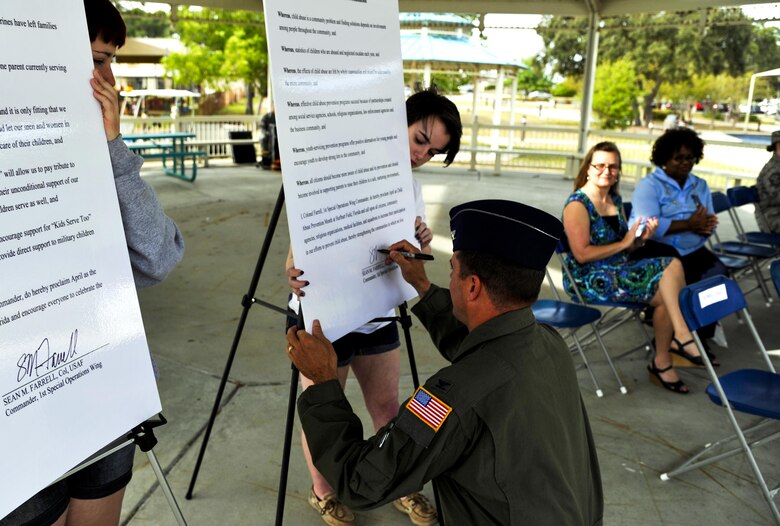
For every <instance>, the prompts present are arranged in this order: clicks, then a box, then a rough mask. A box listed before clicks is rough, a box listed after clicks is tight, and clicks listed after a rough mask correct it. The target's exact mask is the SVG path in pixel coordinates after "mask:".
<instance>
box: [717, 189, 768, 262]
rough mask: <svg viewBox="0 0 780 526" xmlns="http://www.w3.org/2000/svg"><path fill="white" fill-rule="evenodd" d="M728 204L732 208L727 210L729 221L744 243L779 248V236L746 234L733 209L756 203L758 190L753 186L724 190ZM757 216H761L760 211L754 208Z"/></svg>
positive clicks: (766, 233)
mask: <svg viewBox="0 0 780 526" xmlns="http://www.w3.org/2000/svg"><path fill="white" fill-rule="evenodd" d="M726 193H727V195H728V199H729V202H730V203H731V206H732V208H731V209H730V210H729V215H730V216H731V221H732V222H733V223H734V226H735V227H736V229H737V235H738V236H739V238H740V239H741V240H742V241H744V242H746V243H756V244H758V245H769V246H773V247H778V246H780V234H773V233H769V232H756V231H753V232H746V231H745V228H744V227H743V226H742V221H741V220H740V219H739V214H737V212H736V210H735V208H737V207H739V206H742V205H748V204H756V203H758V201H759V199H758V189H757V188H756V187H755V186H749V187H748V186H735V187H734V188H729V189H728V190H726ZM756 208H757V210H758V213H759V214H762V212H761V209H760V208H758V207H756Z"/></svg>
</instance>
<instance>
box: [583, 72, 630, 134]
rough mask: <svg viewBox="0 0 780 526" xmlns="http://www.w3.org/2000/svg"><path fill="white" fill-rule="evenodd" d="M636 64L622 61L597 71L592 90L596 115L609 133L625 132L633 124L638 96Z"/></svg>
mask: <svg viewBox="0 0 780 526" xmlns="http://www.w3.org/2000/svg"><path fill="white" fill-rule="evenodd" d="M635 79H636V71H635V70H634V64H633V63H632V62H631V61H630V60H627V59H620V60H617V61H615V62H611V63H608V64H602V65H601V66H599V68H598V69H597V70H596V83H595V85H594V87H593V111H595V112H596V114H597V115H598V116H599V117H600V119H601V126H602V127H603V128H606V129H612V128H620V129H621V130H622V129H625V128H627V127H628V126H630V125H631V122H632V121H633V120H634V112H635V104H634V101H636V98H637V96H638V95H639V88H638V87H637V84H636V81H635Z"/></svg>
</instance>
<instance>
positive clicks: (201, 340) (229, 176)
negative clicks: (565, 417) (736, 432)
mask: <svg viewBox="0 0 780 526" xmlns="http://www.w3.org/2000/svg"><path fill="white" fill-rule="evenodd" d="M144 174H145V177H147V180H148V181H149V182H150V183H151V184H152V185H153V186H154V187H155V189H156V190H157V192H158V195H159V197H160V200H161V202H162V203H163V206H164V207H165V208H166V210H167V212H168V213H169V215H170V216H171V217H172V218H174V220H175V221H176V222H177V223H178V225H179V227H180V228H181V230H182V232H183V233H184V236H185V240H186V245H187V249H186V254H185V257H184V260H183V261H182V263H181V265H180V266H179V267H178V268H177V269H176V270H175V271H174V272H173V273H172V275H171V276H170V277H169V278H168V280H167V281H166V282H164V283H163V284H162V285H160V286H157V287H154V288H151V289H145V290H142V291H141V292H140V293H139V296H140V302H141V308H142V311H143V316H144V321H145V325H146V331H147V335H148V339H149V345H150V348H151V349H152V353H153V354H154V356H155V358H156V361H157V364H158V366H159V369H160V379H159V389H160V395H161V398H162V402H163V408H164V414H165V416H166V417H167V418H168V419H169V424H168V425H166V426H164V427H162V428H160V429H159V430H158V432H157V436H158V438H159V440H160V442H159V444H158V446H157V447H156V448H155V451H156V453H157V456H158V458H159V460H160V462H161V463H162V465H163V468H164V470H165V471H166V473H167V478H168V481H169V482H170V484H171V485H172V487H173V491H174V493H175V495H176V497H177V499H178V501H179V505H180V506H181V508H182V511H183V513H184V515H185V517H186V518H187V521H188V522H189V524H191V525H213V524H220V525H226V526H227V525H255V524H260V525H265V524H273V522H274V518H275V516H276V502H277V490H278V482H279V472H280V465H281V457H282V443H283V438H284V427H285V415H286V411H287V404H288V395H289V386H290V365H289V362H288V360H287V358H286V355H285V352H284V344H283V341H284V337H283V317H282V316H281V315H280V314H277V313H275V312H273V311H271V310H269V309H266V308H263V307H259V306H255V307H253V308H252V309H251V310H250V312H249V314H248V317H247V320H246V325H245V327H244V330H243V337H242V338H241V342H240V346H239V348H238V352H237V355H236V359H235V362H234V363H233V366H232V369H231V372H230V380H229V383H228V385H227V389H226V391H225V395H224V398H223V404H224V405H223V407H222V410H221V412H220V414H219V417H218V418H217V420H216V425H215V427H214V430H213V433H212V435H211V440H210V443H209V447H208V449H207V451H206V456H205V461H204V463H203V466H202V468H201V471H200V476H199V479H198V483H197V485H196V488H195V494H194V498H193V499H192V500H189V501H188V500H185V498H184V494H185V492H186V489H187V486H188V484H189V480H190V477H191V474H192V471H193V467H194V464H195V459H196V457H197V453H198V450H199V448H200V444H201V441H202V437H203V431H204V428H205V424H206V422H207V419H208V416H209V412H210V410H211V406H212V404H213V401H214V398H215V395H216V392H217V387H218V385H219V379H220V377H221V376H222V373H223V370H224V367H225V363H226V360H227V357H228V352H229V350H230V346H231V343H232V342H233V338H234V335H235V333H236V327H237V326H238V321H239V318H240V316H241V313H242V306H241V299H242V297H243V296H244V294H246V293H247V291H248V288H249V284H250V279H251V277H252V275H253V272H254V269H255V265H256V263H257V258H258V254H259V252H260V247H261V244H262V241H263V239H264V236H265V235H266V231H267V225H268V221H269V218H270V215H271V213H272V211H273V207H274V204H275V201H276V198H277V195H278V193H279V188H280V185H281V176H280V174H278V173H272V172H267V171H262V170H259V169H256V168H254V167H253V166H240V167H239V166H235V165H232V164H219V163H213V164H212V167H209V168H207V169H203V170H202V171H200V173H199V175H198V179H197V181H196V182H195V183H187V182H184V181H179V180H177V179H174V178H171V177H167V176H164V175H161V172H160V170H159V167H156V166H154V165H150V166H149V167H147V168H145V171H144ZM417 176H418V178H419V180H420V182H421V183H422V185H423V192H424V197H425V200H426V203H427V213H428V223H429V225H430V226H431V228H432V230H433V232H434V234H435V235H436V238H435V240H434V251H435V252H436V254H437V255H438V256H439V257H438V258H437V260H436V262H435V263H433V264H430V265H429V266H428V269H429V273H430V275H431V278H432V280H433V281H435V282H438V283H440V284H446V283H447V276H448V272H449V268H448V264H447V259H448V257H449V251H450V249H451V245H450V242H449V230H448V219H447V212H448V210H449V208H450V207H451V206H453V205H454V204H457V203H460V202H464V201H468V200H472V199H478V198H488V197H503V198H511V199H516V200H520V201H523V202H526V203H528V204H531V205H534V206H538V207H540V208H543V209H545V210H547V211H548V212H550V213H553V214H555V215H558V214H560V211H561V207H562V204H563V202H564V201H565V199H566V197H567V195H568V194H569V193H570V191H571V183H570V182H569V181H564V180H562V179H561V177H560V176H558V175H520V174H514V175H513V174H505V175H503V176H501V177H483V178H481V179H479V180H478V179H477V177H476V176H474V175H469V174H466V173H465V172H462V171H461V172H458V171H457V170H455V169H450V170H447V171H446V172H442V171H436V172H421V173H419V174H417ZM630 190H631V189H630V188H623V193H624V196H625V197H626V198H630ZM745 219H746V220H747V221H748V223H749V224H751V225H753V226H754V223H753V222H752V218H751V217H750V215H749V214H747V213H746V214H745ZM729 232H733V230H730V228H729V226H728V225H724V226H723V227H722V228H721V233H723V234H729ZM287 239H288V236H287V223H286V218H285V217H282V219H281V221H280V224H279V227H278V228H277V231H276V233H275V235H274V237H273V242H272V245H271V250H270V253H269V255H268V259H267V261H266V264H265V268H264V271H263V273H262V276H261V279H260V282H259V285H258V288H257V294H256V296H257V297H259V298H261V299H264V300H266V301H269V302H272V303H274V304H276V305H279V306H283V305H284V302H285V298H286V295H287V287H286V281H285V279H284V274H283V267H284V257H285V255H286V251H287V244H288V241H287ZM552 267H556V264H555V262H553V265H552ZM559 284H560V283H559ZM773 293H774V292H773ZM543 295H544V296H550V291H549V290H548V289H545V291H544V292H543ZM748 299H749V301H750V306H751V313H752V315H753V317H754V320H755V323H756V325H757V327H758V330H759V331H760V332H761V334H762V337H763V339H764V342H765V344H766V346H767V347H768V348H770V349H776V348H778V347H780V328H779V327H778V324H777V323H776V322H777V319H778V314H777V313H778V309H780V304H777V303H776V304H775V305H774V306H773V307H771V308H767V307H766V306H765V305H764V302H763V300H762V299H761V298H760V296H759V294H757V293H753V294H750V295H749V298H748ZM724 327H725V332H726V335H727V337H728V339H729V348H728V349H722V348H717V347H716V348H714V351H715V352H716V353H717V354H718V356H719V358H720V360H721V362H722V363H723V366H722V367H721V370H722V371H728V370H730V369H733V368H737V367H743V366H747V365H751V364H755V365H758V360H757V358H756V356H754V355H753V354H751V353H750V350H751V349H752V347H751V346H750V343H752V340H751V339H750V335H749V333H748V330H747V328H746V327H745V326H744V325H739V324H738V323H737V321H736V320H735V319H733V318H730V319H728V320H726V321H725V322H724ZM412 337H413V342H414V350H415V356H416V359H417V364H418V369H419V371H420V377H421V379H423V380H424V379H425V378H426V377H428V376H429V375H430V374H432V373H433V372H435V371H436V370H437V369H439V368H440V367H442V366H443V365H444V362H443V360H442V359H441V358H440V357H439V355H438V353H436V351H435V350H434V349H433V347H432V345H431V344H430V342H429V340H428V338H427V335H426V334H425V333H424V331H422V330H421V328H420V327H419V325H416V326H414V327H413V328H412ZM640 341H641V335H640V332H639V330H638V328H637V327H636V326H634V327H626V328H625V329H621V330H618V331H616V332H614V333H612V334H610V335H609V336H608V337H607V339H606V342H607V345H608V347H610V349H611V350H612V351H613V354H618V353H619V352H620V351H621V350H625V349H626V348H628V347H629V346H630V345H634V344H638V343H639V342H640ZM588 353H589V357H590V359H591V364H592V366H593V369H594V371H595V372H596V374H597V376H598V378H600V380H601V383H602V388H603V389H604V392H605V396H604V398H601V399H599V398H596V396H595V394H594V390H593V387H592V384H591V382H590V379H589V377H588V376H587V372H586V371H585V370H582V369H581V370H580V371H579V374H580V383H581V386H582V393H583V397H584V399H585V403H586V405H587V408H588V411H589V414H590V419H591V425H592V427H593V430H594V434H595V439H596V444H597V446H598V452H599V458H600V464H601V470H602V476H603V480H604V493H605V500H606V517H605V524H609V525H622V524H625V525H655V524H669V525H673V524H708V525H710V526H714V525H721V524H722V525H733V524H739V525H749V524H769V523H770V522H771V518H770V515H769V513H768V508H767V506H766V504H765V502H764V501H763V498H762V496H761V494H760V493H759V490H758V488H757V486H756V484H755V482H754V481H753V478H752V475H751V472H750V469H749V467H748V466H747V464H746V462H745V461H744V460H743V456H738V457H734V458H731V459H728V460H725V461H723V462H720V463H718V464H715V465H713V466H710V467H708V468H706V469H704V470H700V471H694V472H690V473H688V474H685V475H683V476H681V477H680V478H679V479H675V480H672V481H669V482H662V481H661V480H659V478H658V475H659V474H660V473H661V472H663V471H665V470H667V469H668V468H670V467H671V466H673V465H674V464H675V463H677V462H678V461H680V460H681V459H684V458H686V456H687V455H688V454H689V452H691V451H694V450H695V449H697V448H698V447H699V446H700V445H701V444H703V443H704V442H706V441H708V440H711V439H714V438H716V437H719V436H721V435H724V434H726V433H727V432H728V427H727V426H728V423H727V421H726V419H725V415H724V414H723V411H722V410H721V409H719V408H717V407H716V406H714V405H713V404H711V403H710V402H709V400H708V399H707V397H706V396H705V395H704V393H703V391H704V387H705V386H706V384H707V380H706V379H705V377H704V374H703V373H702V372H701V371H692V372H686V373H683V374H684V376H683V378H684V380H685V381H686V382H687V383H688V385H689V386H690V387H691V390H692V394H690V395H688V396H680V395H675V394H672V393H670V392H667V391H664V390H662V389H660V388H659V387H657V386H655V385H653V384H651V383H650V382H649V381H648V377H647V371H646V369H645V365H646V363H647V361H648V357H647V356H646V355H645V354H644V353H643V352H638V353H633V354H631V355H629V356H627V357H625V358H623V359H621V360H620V361H619V362H618V364H617V365H618V368H619V372H620V374H621V375H622V378H623V380H624V382H625V384H626V386H627V387H628V389H629V393H628V394H627V395H621V394H619V393H618V391H617V387H616V385H615V383H614V380H613V379H612V378H611V377H610V375H609V373H608V370H607V368H606V363H605V361H604V359H603V357H601V353H600V352H599V351H598V350H597V349H595V348H593V347H591V348H589V349H588ZM576 360H577V358H576V357H575V361H576ZM776 363H777V365H780V362H778V361H776ZM411 392H412V380H411V375H410V374H409V372H408V364H407V362H406V360H403V359H402V376H401V393H402V396H404V395H406V396H408V395H409V394H411ZM347 394H348V396H349V397H350V399H351V400H353V401H354V406H355V408H356V410H357V411H359V412H360V414H361V417H362V418H363V419H364V422H369V420H368V419H367V414H366V413H365V410H364V408H363V406H362V403H361V402H360V393H359V389H358V387H357V383H356V382H354V381H350V382H348V385H347ZM747 420H749V419H747ZM367 427H370V425H369V426H367ZM779 453H780V445H779V444H778V443H775V444H770V445H769V446H767V447H766V448H764V449H763V450H759V453H758V458H759V460H760V461H762V462H763V463H764V465H765V466H767V467H768V469H767V470H766V472H767V473H768V475H769V478H770V483H776V482H777V479H778V478H780V454H779ZM155 482H156V481H155V477H154V475H153V473H152V471H151V468H150V466H149V464H148V462H147V458H146V456H145V455H144V454H141V453H139V454H138V455H137V457H136V466H135V472H134V478H133V481H132V482H131V484H130V486H129V487H128V490H127V494H126V497H125V502H124V510H123V523H124V524H130V525H132V526H140V525H144V524H153V525H158V524H159V525H173V524H175V521H174V519H173V516H172V514H171V512H170V509H169V508H168V506H167V503H166V502H165V500H164V498H163V496H162V494H161V492H160V490H159V488H158V487H157V486H156V484H155ZM309 485H310V482H309V479H308V474H307V472H306V468H305V465H304V462H303V458H302V455H301V453H300V436H299V427H298V426H297V421H296V428H295V433H294V440H293V447H292V459H291V463H290V473H289V482H288V487H287V496H286V498H287V504H286V507H285V523H286V524H293V525H319V524H323V523H322V522H321V519H320V518H319V516H318V515H317V514H316V513H315V512H314V511H313V510H311V509H310V508H309V506H308V504H307V502H306V497H307V494H308V491H309ZM426 492H427V493H428V494H429V495H430V489H429V488H427V489H426ZM358 518H359V521H360V523H361V524H366V525H367V524H399V525H401V524H409V522H408V519H406V518H405V517H404V516H402V515H401V514H399V513H398V512H397V511H395V510H394V509H393V508H392V507H390V506H385V507H384V508H381V509H378V510H372V511H368V512H360V513H358Z"/></svg>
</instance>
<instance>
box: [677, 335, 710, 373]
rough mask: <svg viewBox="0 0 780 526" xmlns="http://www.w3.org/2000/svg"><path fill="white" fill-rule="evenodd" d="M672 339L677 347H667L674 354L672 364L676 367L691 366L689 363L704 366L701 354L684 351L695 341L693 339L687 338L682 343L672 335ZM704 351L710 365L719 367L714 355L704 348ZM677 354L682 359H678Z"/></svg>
mask: <svg viewBox="0 0 780 526" xmlns="http://www.w3.org/2000/svg"><path fill="white" fill-rule="evenodd" d="M672 341H673V342H674V343H676V344H677V349H671V348H670V349H669V352H670V353H672V354H673V355H674V356H672V364H673V365H675V366H677V367H691V364H693V366H694V367H704V359H703V358H702V357H701V356H694V355H692V354H690V353H688V352H686V351H685V347H686V346H688V345H691V344H692V343H695V342H694V341H693V340H688V341H687V342H685V343H682V342H681V341H680V340H678V339H677V338H676V337H673V338H672ZM705 352H706V353H707V358H709V359H710V363H711V364H712V366H713V367H720V363H718V359H717V358H716V357H715V355H714V354H713V353H711V352H710V351H706V350H705ZM678 356H679V357H680V358H683V360H684V361H680V360H679V359H678V358H677V357H678Z"/></svg>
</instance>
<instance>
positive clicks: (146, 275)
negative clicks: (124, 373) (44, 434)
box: [0, 0, 184, 526]
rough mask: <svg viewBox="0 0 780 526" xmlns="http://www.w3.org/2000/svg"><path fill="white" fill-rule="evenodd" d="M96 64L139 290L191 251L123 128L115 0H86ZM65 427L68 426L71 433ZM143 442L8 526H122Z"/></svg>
mask: <svg viewBox="0 0 780 526" xmlns="http://www.w3.org/2000/svg"><path fill="white" fill-rule="evenodd" d="M84 8H85V11H86V15H87V26H88V29H89V38H90V41H91V47H92V58H93V61H94V64H95V71H94V78H93V79H92V80H91V85H92V90H93V93H94V96H95V98H96V99H97V101H98V102H99V103H100V107H101V110H102V114H103V126H104V128H105V132H106V139H107V140H108V150H109V155H110V157H111V166H112V169H113V172H114V183H115V185H116V192H117V197H118V200H119V208H120V212H121V216H122V223H123V226H124V232H125V238H126V240H127V249H128V252H129V256H130V263H131V266H132V270H133V279H134V281H135V285H136V287H137V288H141V287H148V286H151V285H155V284H157V283H160V282H161V281H162V280H163V279H165V277H166V276H167V275H168V273H169V272H170V271H171V270H172V269H173V268H174V267H175V266H176V265H177V264H178V262H179V261H180V260H181V258H182V255H183V254H184V241H183V238H182V235H181V232H180V231H179V229H178V227H177V226H176V224H175V223H174V222H173V220H171V219H170V218H169V217H168V216H166V215H165V213H164V212H163V210H162V207H161V206H160V203H159V202H158V200H157V197H156V195H155V193H154V190H153V189H152V188H151V187H150V186H149V185H148V184H147V183H146V182H144V181H143V180H142V179H141V177H140V170H141V165H142V164H143V159H141V158H140V157H139V156H137V155H135V154H134V153H132V152H130V151H129V150H128V149H127V146H126V145H125V144H124V142H123V141H122V137H121V135H120V133H119V104H118V98H117V95H116V91H115V90H114V84H115V79H114V76H113V73H112V72H111V60H112V59H113V58H114V55H115V54H116V50H117V49H118V48H119V47H121V46H122V45H123V44H124V43H125V38H126V33H127V30H126V27H125V23H124V21H123V20H122V16H121V15H120V13H119V11H118V10H117V9H116V8H115V7H114V6H113V4H112V3H111V2H110V0H84ZM63 432H64V431H63ZM134 454H135V446H133V445H130V446H127V447H125V448H124V449H122V450H120V451H118V452H116V453H114V454H112V455H110V456H108V457H106V458H104V459H102V460H100V461H98V462H96V463H95V464H92V465H91V466H89V467H87V468H85V469H83V470H81V471H79V472H77V473H75V474H73V475H71V476H70V477H68V478H66V479H64V480H62V481H60V482H58V483H56V484H53V485H51V486H49V487H47V488H45V489H43V490H41V491H40V492H38V493H37V494H36V495H34V496H33V497H31V498H30V499H29V500H27V501H26V502H25V503H23V504H22V505H21V506H19V507H18V508H17V509H15V510H14V511H12V512H11V513H10V515H8V516H6V517H5V518H3V519H0V526H19V525H25V526H26V525H30V526H32V525H42V526H43V525H47V526H48V525H56V526H62V525H78V526H92V525H94V526H106V525H111V524H119V518H120V513H121V510H122V499H123V498H124V492H125V487H126V486H127V484H128V483H129V482H130V478H131V476H132V467H133V456H134Z"/></svg>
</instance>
